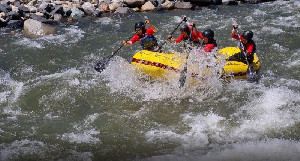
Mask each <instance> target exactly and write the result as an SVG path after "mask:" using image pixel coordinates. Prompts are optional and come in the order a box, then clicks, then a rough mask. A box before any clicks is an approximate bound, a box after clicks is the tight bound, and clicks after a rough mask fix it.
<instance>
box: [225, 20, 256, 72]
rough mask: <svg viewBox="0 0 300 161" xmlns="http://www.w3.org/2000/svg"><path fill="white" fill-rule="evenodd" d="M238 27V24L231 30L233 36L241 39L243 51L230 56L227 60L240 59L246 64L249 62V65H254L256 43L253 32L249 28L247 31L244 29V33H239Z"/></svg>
mask: <svg viewBox="0 0 300 161" xmlns="http://www.w3.org/2000/svg"><path fill="white" fill-rule="evenodd" d="M237 28H238V25H234V26H233V30H232V32H231V37H232V38H234V39H236V40H241V43H242V44H240V46H241V47H240V48H241V50H242V52H240V53H237V54H235V55H233V56H231V57H229V58H228V59H227V60H229V61H232V60H233V61H240V62H243V63H245V64H248V63H249V65H250V66H252V64H253V59H254V53H255V51H256V44H255V42H254V41H253V40H252V38H253V32H252V31H250V30H247V31H244V33H243V34H242V35H239V34H238V33H237ZM243 52H244V53H243ZM245 55H246V56H245Z"/></svg>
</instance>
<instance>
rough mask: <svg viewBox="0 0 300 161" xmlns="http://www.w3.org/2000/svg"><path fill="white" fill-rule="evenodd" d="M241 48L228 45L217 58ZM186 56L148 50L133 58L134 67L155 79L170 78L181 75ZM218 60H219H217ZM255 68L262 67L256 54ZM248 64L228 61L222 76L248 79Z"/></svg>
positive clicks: (225, 56) (257, 69)
mask: <svg viewBox="0 0 300 161" xmlns="http://www.w3.org/2000/svg"><path fill="white" fill-rule="evenodd" d="M240 51H241V50H240V49H239V48H237V47H226V48H223V49H221V50H219V55H218V56H217V59H220V58H228V57H230V56H232V55H234V54H236V53H239V52H240ZM185 57H186V56H180V54H172V53H170V54H169V53H159V52H153V51H147V50H141V51H139V52H137V53H136V54H135V55H134V56H133V58H132V65H133V66H134V68H135V69H136V70H138V71H140V72H142V73H143V74H147V75H149V76H150V77H151V78H154V79H157V78H158V79H168V77H170V76H174V77H179V74H180V72H181V71H182V69H183V67H184V65H185V62H186V59H185ZM217 62H218V60H217ZM253 62H254V66H253V68H254V70H255V71H256V72H258V71H259V69H260V66H261V64H260V61H259V59H258V57H257V55H256V54H254V61H253ZM247 68H248V65H247V64H244V63H242V62H238V61H226V64H225V65H224V67H223V73H222V74H221V78H224V79H227V80H228V79H231V78H234V79H246V78H247V77H246V71H247Z"/></svg>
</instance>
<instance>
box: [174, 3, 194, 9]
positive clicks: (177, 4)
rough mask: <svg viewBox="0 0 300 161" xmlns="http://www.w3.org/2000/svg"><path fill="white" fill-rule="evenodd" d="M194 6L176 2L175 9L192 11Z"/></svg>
mask: <svg viewBox="0 0 300 161" xmlns="http://www.w3.org/2000/svg"><path fill="white" fill-rule="evenodd" d="M192 7H193V5H192V4H191V3H190V2H175V8H178V9H191V8H192Z"/></svg>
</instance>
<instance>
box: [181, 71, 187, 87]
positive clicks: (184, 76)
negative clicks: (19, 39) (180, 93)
mask: <svg viewBox="0 0 300 161" xmlns="http://www.w3.org/2000/svg"><path fill="white" fill-rule="evenodd" d="M186 74H187V67H186V66H185V67H184V69H183V70H182V71H181V73H180V77H179V88H181V87H183V86H184V84H185V80H186Z"/></svg>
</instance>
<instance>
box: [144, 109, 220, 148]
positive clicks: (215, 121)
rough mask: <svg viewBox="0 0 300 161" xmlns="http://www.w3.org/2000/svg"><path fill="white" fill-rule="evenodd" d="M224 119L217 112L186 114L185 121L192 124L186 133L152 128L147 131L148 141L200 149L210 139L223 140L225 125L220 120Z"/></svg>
mask: <svg viewBox="0 0 300 161" xmlns="http://www.w3.org/2000/svg"><path fill="white" fill-rule="evenodd" d="M222 120H224V118H223V117H220V116H218V115H216V114H213V113H209V114H206V115H202V114H199V115H195V116H194V115H192V114H184V115H183V121H184V122H186V123H187V124H188V125H189V126H190V130H189V131H187V132H185V133H176V132H174V131H171V130H164V129H161V130H151V131H148V132H147V133H146V137H147V138H148V142H160V143H161V142H162V143H169V142H177V143H180V144H181V147H182V148H184V149H188V150H195V149H200V148H203V147H205V146H207V145H208V144H209V139H216V140H222V138H220V136H219V135H220V133H219V132H221V131H223V130H224V127H222V126H220V125H219V124H220V122H221V121H222Z"/></svg>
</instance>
